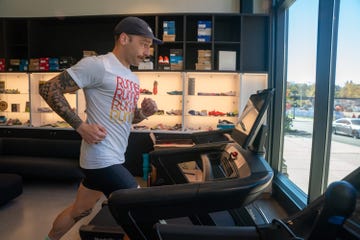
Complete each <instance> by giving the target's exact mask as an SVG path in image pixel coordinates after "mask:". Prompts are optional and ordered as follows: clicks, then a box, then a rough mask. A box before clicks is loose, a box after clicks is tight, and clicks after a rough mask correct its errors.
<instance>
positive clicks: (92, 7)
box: [0, 0, 240, 17]
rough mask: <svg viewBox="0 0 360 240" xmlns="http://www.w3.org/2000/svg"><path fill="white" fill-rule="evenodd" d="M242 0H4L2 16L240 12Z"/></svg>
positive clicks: (0, 15)
mask: <svg viewBox="0 0 360 240" xmlns="http://www.w3.org/2000/svg"><path fill="white" fill-rule="evenodd" d="M239 9H240V1H239V0H225V1H219V0H196V1H193V0H181V1H179V0H151V1H149V0H102V1H99V0H62V1H58V0H27V1H23V0H0V17H56V16H89V15H112V14H153V13H157V14H158V13H190V12H196V13H201V12H204V13H238V12H239Z"/></svg>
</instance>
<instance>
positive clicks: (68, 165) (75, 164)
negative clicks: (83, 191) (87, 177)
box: [0, 137, 83, 180]
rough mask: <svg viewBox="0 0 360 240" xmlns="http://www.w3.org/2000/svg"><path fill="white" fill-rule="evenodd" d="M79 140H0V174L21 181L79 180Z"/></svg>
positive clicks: (5, 138)
mask: <svg viewBox="0 0 360 240" xmlns="http://www.w3.org/2000/svg"><path fill="white" fill-rule="evenodd" d="M80 144H81V140H80V139H69V140H68V139H47V138H44V139H40V138H15V137H14V138H12V137H3V138H0V173H15V174H18V175H20V176H22V177H23V178H24V179H52V180H80V179H81V178H82V177H83V174H82V172H81V170H80V168H79V153H80Z"/></svg>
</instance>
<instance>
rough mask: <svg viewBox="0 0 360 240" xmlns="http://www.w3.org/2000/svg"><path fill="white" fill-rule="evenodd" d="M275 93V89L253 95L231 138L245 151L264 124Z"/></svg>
mask: <svg viewBox="0 0 360 240" xmlns="http://www.w3.org/2000/svg"><path fill="white" fill-rule="evenodd" d="M273 92H274V90H273V89H266V90H263V91H261V92H258V93H256V94H252V95H251V96H250V98H249V100H248V102H247V104H246V106H245V108H244V110H243V112H242V113H241V116H240V117H239V119H238V122H237V124H236V126H235V129H234V130H233V131H232V133H231V137H232V138H233V139H234V140H235V141H236V142H237V143H238V144H239V145H240V146H242V147H243V148H244V149H246V148H247V147H249V146H250V145H251V144H252V143H253V141H254V140H255V138H256V136H257V134H258V132H259V129H260V127H261V125H262V124H263V123H264V121H265V113H266V111H267V109H268V107H269V103H270V100H271V98H272V95H273Z"/></svg>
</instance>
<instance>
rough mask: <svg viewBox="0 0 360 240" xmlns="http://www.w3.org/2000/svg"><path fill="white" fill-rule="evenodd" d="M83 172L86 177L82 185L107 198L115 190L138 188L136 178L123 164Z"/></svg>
mask: <svg viewBox="0 0 360 240" xmlns="http://www.w3.org/2000/svg"><path fill="white" fill-rule="evenodd" d="M81 170H82V171H83V173H84V175H85V177H84V179H83V181H82V184H83V185H84V186H85V187H87V188H89V189H92V190H97V191H101V192H103V193H104V194H105V196H106V197H109V195H110V193H112V192H113V191H115V190H119V189H127V188H137V187H138V183H137V182H136V180H135V178H134V176H133V175H131V173H130V172H129V171H128V170H127V169H126V168H125V167H124V166H123V165H121V164H116V165H112V166H109V167H105V168H98V169H84V168H82V169H81Z"/></svg>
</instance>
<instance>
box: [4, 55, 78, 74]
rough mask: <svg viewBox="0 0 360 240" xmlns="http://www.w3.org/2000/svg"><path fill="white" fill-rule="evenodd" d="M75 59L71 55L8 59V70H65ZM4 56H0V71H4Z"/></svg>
mask: <svg viewBox="0 0 360 240" xmlns="http://www.w3.org/2000/svg"><path fill="white" fill-rule="evenodd" d="M74 63H75V59H74V58H73V57H60V58H49V57H43V58H31V59H29V60H28V59H10V60H9V67H8V69H7V71H9V72H26V71H59V70H65V69H67V68H69V67H71V66H72V65H74ZM5 67H6V66H5V58H0V71H1V72H4V71H5V70H6V69H5Z"/></svg>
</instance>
